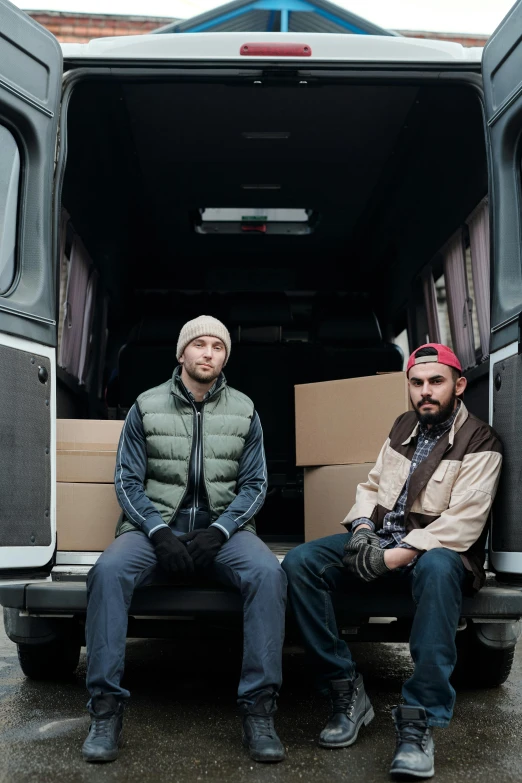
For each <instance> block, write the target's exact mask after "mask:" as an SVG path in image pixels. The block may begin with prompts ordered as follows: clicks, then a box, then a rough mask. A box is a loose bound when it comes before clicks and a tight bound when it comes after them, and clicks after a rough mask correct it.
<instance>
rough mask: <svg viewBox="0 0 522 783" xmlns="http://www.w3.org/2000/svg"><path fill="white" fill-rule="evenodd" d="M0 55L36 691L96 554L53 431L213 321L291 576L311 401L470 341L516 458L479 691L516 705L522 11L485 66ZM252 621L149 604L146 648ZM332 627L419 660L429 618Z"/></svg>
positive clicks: (2, 468)
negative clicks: (68, 530)
mask: <svg viewBox="0 0 522 783" xmlns="http://www.w3.org/2000/svg"><path fill="white" fill-rule="evenodd" d="M0 30H1V34H0V369H1V384H0V575H1V576H2V578H3V579H4V580H5V583H4V584H3V585H2V586H0V603H1V604H2V605H3V606H4V618H5V626H6V630H7V633H8V635H9V637H10V638H11V639H12V640H13V641H14V642H16V643H17V644H18V649H19V654H20V661H21V664H22V668H23V669H24V671H25V673H26V674H27V675H28V676H33V677H50V676H57V675H58V674H60V673H61V674H63V673H67V672H70V671H72V670H73V669H74V668H75V666H76V664H77V662H78V656H79V651H80V645H81V644H82V643H83V625H84V619H85V606H86V595H85V578H86V574H87V572H88V569H89V567H90V566H91V565H92V564H93V563H94V562H95V560H96V558H97V557H98V555H99V552H96V551H80V552H78V551H74V552H72V551H63V549H60V540H58V541H57V536H56V522H55V509H56V492H55V487H56V483H55V480H56V460H55V452H56V419H57V417H58V418H80V419H81V418H83V419H103V418H123V417H124V415H125V412H126V410H128V408H129V407H130V405H132V403H133V401H134V399H135V398H136V396H137V394H139V393H140V392H141V391H143V390H144V389H145V388H149V387H151V386H154V385H156V384H157V383H160V382H162V381H164V380H165V379H166V378H168V377H169V375H170V373H171V371H172V366H173V362H174V345H175V341H176V338H177V333H178V330H179V327H180V325H181V324H182V323H183V322H184V321H185V320H187V318H188V317H191V316H194V315H198V314H200V313H201V312H211V313H212V314H215V315H217V316H220V317H222V318H223V320H224V321H225V322H226V323H227V325H229V326H230V328H231V330H232V333H233V339H234V347H233V352H232V361H231V362H230V365H229V367H227V378H228V380H229V382H230V383H231V384H232V385H234V386H237V387H238V388H240V389H241V390H242V391H244V392H246V393H247V394H249V395H250V396H251V397H253V399H254V402H255V405H256V408H257V409H258V411H259V413H260V416H261V419H262V421H263V425H264V430H265V439H266V452H267V460H268V467H269V493H268V498H267V502H266V504H265V507H264V509H263V511H262V513H261V515H260V517H259V519H258V522H259V530H260V532H261V534H262V535H263V536H264V537H265V538H266V539H267V540H268V541H269V542H270V543H271V545H272V546H274V547H275V548H276V549H277V551H279V553H280V556H281V557H282V556H283V555H284V551H285V550H287V548H288V546H291V545H292V544H293V543H296V542H298V541H299V540H302V537H303V492H302V484H303V477H302V471H300V470H299V469H297V468H296V467H295V451H294V449H295V437H294V410H293V386H294V384H297V383H307V382H314V381H320V380H332V379H336V378H342V377H353V376H356V375H371V374H373V373H375V372H381V371H393V370H401V369H402V367H403V352H406V351H407V350H408V347H409V348H413V347H415V346H416V345H419V344H422V343H424V342H426V338H429V339H431V340H435V339H437V338H439V339H440V340H444V341H446V342H447V341H452V343H453V345H454V347H455V348H456V349H457V350H458V352H459V355H460V357H461V359H463V361H464V363H465V365H466V375H467V377H468V382H469V387H468V391H467V392H466V404H467V405H468V407H469V408H470V409H471V410H472V412H475V413H476V414H477V415H479V416H480V417H481V418H484V419H489V421H490V422H491V423H492V424H493V425H494V426H495V428H496V429H497V431H498V432H499V434H500V436H501V438H502V440H503V442H504V446H505V468H504V473H503V479H502V484H501V488H500V490H499V495H498V501H497V504H496V507H495V510H494V520H493V523H492V527H491V529H490V535H489V569H490V571H491V578H490V581H489V584H488V586H487V587H485V588H484V589H483V590H482V591H481V592H480V593H479V595H478V596H477V597H476V598H474V599H471V598H467V599H465V603H464V608H463V618H462V622H461V631H460V632H459V634H458V638H459V640H460V641H459V650H460V652H459V667H460V671H461V674H462V672H463V671H465V673H466V674H467V676H468V678H470V679H471V680H472V681H473V683H474V684H475V686H481V685H482V686H487V685H497V684H499V683H501V682H503V681H504V680H505V678H506V677H507V675H508V674H509V671H510V667H511V663H512V660H513V652H514V647H515V644H516V641H517V638H518V633H519V621H520V617H521V616H522V593H521V590H520V588H519V587H517V585H518V584H519V582H520V580H521V579H522V524H521V511H520V490H519V488H520V486H521V484H520V472H521V469H522V448H521V446H520V443H521V442H522V437H521V436H522V406H520V404H519V403H518V393H519V391H520V390H521V389H522V358H521V351H522V348H521V338H520V314H521V312H522V242H521V236H522V212H521V207H520V204H521V201H522V193H521V150H522V77H521V71H520V62H521V58H522V32H521V31H522V3H518V4H517V5H516V6H515V8H514V9H513V10H512V12H511V13H510V15H509V17H508V18H507V19H506V21H505V22H504V23H503V25H502V26H501V27H500V28H499V29H498V30H497V32H496V33H495V34H494V36H493V38H492V39H491V40H490V42H489V43H488V45H487V46H486V49H485V51H484V53H482V51H481V50H479V49H465V48H463V47H461V46H460V45H457V44H453V43H445V42H440V41H428V40H422V41H421V40H414V39H409V38H408V39H406V38H401V37H392V36H390V37H377V36H356V35H320V34H308V33H306V34H300V33H285V34H279V33H278V34H265V33H236V34H233V33H216V34H213V33H203V34H185V35H183V34H170V35H168V34H167V35H144V36H135V37H130V38H113V39H111V38H107V39H101V40H96V41H91V42H90V43H89V44H85V45H83V44H82V45H76V44H75V45H64V46H62V47H60V45H59V44H58V42H57V41H56V39H55V38H54V37H53V36H52V35H51V34H50V33H49V32H47V31H46V30H44V29H43V28H42V27H40V26H39V25H38V24H36V23H35V22H34V21H33V20H32V19H30V18H29V17H28V16H26V15H25V14H24V13H22V12H21V11H19V10H18V9H16V8H15V7H14V6H12V5H11V4H10V3H9V2H7V0H0ZM490 226H491V243H490V242H489V227H490ZM490 247H491V253H490ZM73 269H74V275H73ZM490 270H491V271H490ZM67 281H68V282H67ZM401 345H402V346H403V351H401V348H400V346H401ZM519 381H520V383H519ZM115 521H116V520H115ZM71 524H72V525H73V524H74V519H71ZM485 555H486V553H485ZM495 574H496V577H495ZM239 608H240V607H239V597H238V596H237V595H235V594H234V593H230V592H226V591H225V590H223V589H222V588H216V587H214V586H212V585H207V586H206V587H204V588H203V587H189V586H187V587H176V588H161V587H158V588H154V587H151V588H145V589H143V590H141V591H137V593H136V595H135V598H134V601H133V604H132V606H131V610H130V624H129V635H132V636H147V635H155V636H159V635H161V634H162V633H169V632H170V633H175V630H173V629H175V627H176V624H175V623H172V622H170V623H168V622H166V621H165V618H172V617H183V618H184V619H185V622H184V623H183V625H182V628H183V630H182V632H183V634H184V635H185V634H186V633H187V628H188V625H189V624H188V622H187V618H190V620H191V621H192V622H193V623H194V624H195V625H197V624H198V622H201V621H203V622H204V623H206V624H207V625H208V624H212V621H211V620H210V619H209V618H212V617H214V618H215V617H217V616H219V617H220V618H221V619H220V622H225V619H226V621H227V622H228V621H230V622H237V621H238V618H239V616H240V613H239V611H238V610H239ZM338 608H339V622H340V624H341V625H343V626H344V627H345V628H346V634H347V636H348V638H355V639H361V640H364V639H376V640H383V639H389V640H392V639H393V640H406V639H407V638H408V632H409V627H410V625H411V617H412V614H413V611H414V608H413V606H412V605H411V603H409V602H403V603H401V602H397V601H393V600H390V599H389V598H388V599H384V598H383V601H382V602H379V603H378V604H376V605H375V604H374V605H368V606H364V607H361V606H360V605H359V606H358V607H357V614H356V615H354V613H353V611H352V610H350V608H349V607H347V606H346V603H345V601H344V600H343V598H342V597H339V601H338ZM370 617H380V618H386V617H389V618H394V621H393V622H389V623H379V624H376V623H369V622H368V619H369V618H370Z"/></svg>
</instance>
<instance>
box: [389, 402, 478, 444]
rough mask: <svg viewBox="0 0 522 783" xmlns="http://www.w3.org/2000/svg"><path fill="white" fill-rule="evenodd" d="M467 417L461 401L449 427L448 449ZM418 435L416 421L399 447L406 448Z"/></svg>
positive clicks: (467, 414) (466, 410)
mask: <svg viewBox="0 0 522 783" xmlns="http://www.w3.org/2000/svg"><path fill="white" fill-rule="evenodd" d="M468 416H469V413H468V409H467V408H466V406H465V405H464V403H463V401H462V400H461V401H460V408H459V412H458V413H457V415H456V417H455V421H454V422H453V424H452V426H451V429H450V431H449V437H448V446H449V447H450V448H451V446H453V441H454V440H455V435H456V434H457V432H458V431H459V430H460V428H461V427H462V425H463V424H464V422H465V421H466V419H467V418H468ZM418 434H419V422H418V421H417V423H416V424H415V427H414V428H413V430H412V432H411V435H409V437H407V438H406V440H405V441H404V443H402V444H401V445H402V446H407V445H408V444H409V443H411V441H412V440H413V438H416V437H417V435H418Z"/></svg>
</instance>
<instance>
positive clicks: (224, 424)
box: [116, 372, 255, 535]
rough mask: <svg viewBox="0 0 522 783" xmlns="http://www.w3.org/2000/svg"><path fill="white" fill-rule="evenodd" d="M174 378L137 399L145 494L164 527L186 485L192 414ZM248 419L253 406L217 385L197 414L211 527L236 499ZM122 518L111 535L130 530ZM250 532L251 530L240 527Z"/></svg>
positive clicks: (224, 382)
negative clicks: (143, 445) (143, 446)
mask: <svg viewBox="0 0 522 783" xmlns="http://www.w3.org/2000/svg"><path fill="white" fill-rule="evenodd" d="M180 383H181V381H180V380H179V379H178V374H177V372H175V373H174V375H173V377H172V380H170V381H167V382H166V383H163V384H162V385H161V386H156V387H155V388H154V389H149V390H148V391H146V392H143V394H140V396H139V397H138V400H137V403H138V406H139V409H140V411H141V415H142V420H143V429H144V432H145V440H146V445H147V473H146V477H145V494H146V495H147V497H148V498H149V499H150V500H151V501H152V502H153V503H154V505H155V506H156V508H157V509H158V511H159V513H160V514H161V517H162V519H163V521H164V522H166V523H167V524H168V523H169V522H171V521H172V519H173V518H174V517H175V515H176V513H177V511H178V508H179V506H180V504H181V501H182V500H183V496H184V495H185V491H186V488H187V483H188V475H189V463H190V455H191V453H192V438H193V431H194V415H195V414H194V408H193V406H192V405H191V404H190V403H189V402H188V400H187V399H186V397H185V396H184V395H183V393H182V391H181V389H180V386H179V384H180ZM253 414H254V403H253V402H252V400H250V399H249V398H248V397H247V396H246V395H245V394H242V393H241V392H239V391H237V390H236V389H232V388H230V386H227V384H226V381H225V380H224V379H223V381H222V383H221V384H220V385H219V386H218V387H217V388H216V389H215V391H214V392H213V393H212V394H211V396H210V397H209V398H208V399H207V400H206V401H205V404H204V405H203V407H202V410H201V414H200V415H201V426H202V428H203V429H202V433H203V473H204V481H205V488H206V492H207V497H208V502H209V506H210V516H211V521H212V522H214V521H215V520H216V519H217V518H218V517H219V516H220V515H221V514H222V513H223V512H224V511H225V510H226V509H227V508H228V506H229V505H230V504H231V503H232V501H233V500H234V498H235V497H236V494H237V492H236V481H237V474H238V470H239V460H240V457H241V454H242V453H243V449H244V445H245V439H246V437H247V435H248V431H249V429H250V423H251V421H252V416H253ZM135 529H136V526H135V525H134V524H133V523H132V522H131V521H130V520H128V519H126V517H125V515H122V518H121V519H120V522H119V523H118V527H117V530H116V535H120V534H121V533H125V532H127V531H129V530H135ZM244 529H246V530H251V531H253V532H255V525H253V524H252V523H251V524H247V525H245V528H244Z"/></svg>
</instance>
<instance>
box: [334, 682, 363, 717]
mask: <svg viewBox="0 0 522 783" xmlns="http://www.w3.org/2000/svg"><path fill="white" fill-rule="evenodd" d="M358 693H359V688H358V687H355V686H354V687H352V688H350V689H349V690H347V691H340V692H337V693H336V694H335V696H334V697H333V699H332V715H338V714H339V713H343V714H344V715H346V716H347V717H348V718H351V717H352V715H353V711H354V709H355V702H356V700H357V694H358Z"/></svg>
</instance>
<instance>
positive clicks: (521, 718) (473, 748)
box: [0, 615, 522, 783]
mask: <svg viewBox="0 0 522 783" xmlns="http://www.w3.org/2000/svg"><path fill="white" fill-rule="evenodd" d="M0 616H1V615H0ZM353 651H354V654H355V656H356V658H357V661H358V664H359V669H360V670H361V671H362V673H363V675H364V677H365V683H366V688H367V690H368V691H369V694H370V696H371V699H372V702H373V704H374V707H375V712H376V717H375V720H374V721H373V722H372V723H371V724H370V726H369V727H368V728H366V729H364V728H363V729H362V730H361V733H360V735H359V740H358V742H357V744H356V745H354V746H353V747H352V748H346V749H343V750H323V749H321V748H320V747H319V746H318V744H317V735H318V733H319V731H320V729H321V728H322V725H323V723H324V721H325V718H326V717H327V704H326V702H325V701H324V700H323V699H322V698H321V697H319V696H316V695H314V693H313V692H312V690H311V687H310V681H309V678H308V674H307V672H306V667H305V665H304V661H303V656H302V655H301V654H299V652H294V653H292V652H289V653H287V654H285V661H284V671H285V686H284V689H283V692H282V695H281V699H280V710H279V713H278V715H277V719H276V723H277V728H278V731H279V734H280V736H281V738H282V739H283V741H284V743H285V745H286V747H287V749H288V758H287V760H286V761H285V762H283V763H282V764H278V765H275V766H272V765H260V764H256V763H255V762H252V761H250V759H249V758H248V756H247V754H246V752H245V751H244V750H243V748H242V746H241V741H240V722H239V718H238V717H237V714H236V708H235V697H234V692H235V687H236V683H237V677H238V654H239V648H238V646H237V645H236V646H235V647H232V648H231V647H230V645H229V644H227V643H225V642H223V643H221V644H220V643H216V642H211V643H201V642H200V643H199V644H195V643H193V642H190V643H187V642H185V643H179V642H173V641H165V640H136V641H130V642H129V645H128V654H127V666H126V675H125V682H126V685H127V687H128V688H129V689H130V690H131V692H132V701H131V703H130V705H129V707H128V709H127V711H126V715H125V723H124V726H125V735H126V741H125V746H124V748H123V750H122V752H121V755H120V758H119V759H118V760H117V761H116V762H114V763H112V764H107V765H88V764H85V763H84V762H83V760H82V758H81V753H80V749H81V745H82V742H83V739H84V737H85V735H86V733H87V730H88V724H89V718H88V715H87V713H86V711H85V703H86V700H87V697H86V694H85V690H84V677H85V655H84V652H85V651H83V652H82V658H81V661H80V666H79V668H78V670H77V672H76V675H75V676H74V678H72V679H71V680H70V681H68V682H62V683H44V682H32V681H30V680H27V679H26V678H25V677H24V676H23V674H22V672H21V670H20V668H19V666H18V661H17V657H16V648H15V645H14V644H12V643H11V642H10V641H9V640H8V639H7V638H6V636H5V633H4V630H3V624H2V625H0V783H22V781H23V783H26V782H29V781H30V782H31V783H33V782H34V783H46V782H47V781H60V783H77V782H78V783H84V782H85V783H98V781H100V783H104V782H105V781H107V782H108V783H109V782H112V781H114V782H115V783H116V782H117V783H120V781H121V783H134V781H136V783H148V782H149V781H150V783H161V782H162V781H175V782H176V783H189V781H190V783H197V782H198V781H226V782H227V783H247V782H248V783H279V781H281V783H283V781H284V783H299V782H300V781H307V783H319V781H320V782H321V783H323V781H324V782H325V783H326V782H327V783H340V782H341V781H343V783H344V782H345V781H350V783H363V782H364V783H368V782H370V783H373V782H374V781H376V782H378V781H386V780H388V775H387V770H388V765H389V762H390V759H391V755H392V752H393V747H394V732H393V727H392V723H391V718H390V708H391V707H392V706H393V705H394V704H396V703H397V701H398V698H399V694H400V686H401V682H402V681H403V679H405V678H406V677H407V676H408V675H409V673H410V671H411V661H410V657H409V652H408V648H407V646H406V645H402V644H357V645H353ZM521 738H522V644H521V645H519V651H518V653H517V656H516V662H515V666H514V668H513V670H512V673H511V676H510V678H509V680H508V682H507V683H506V684H505V685H504V686H502V687H501V688H498V689H494V690H488V691H464V692H461V693H460V694H459V696H458V700H457V708H456V711H455V717H454V720H453V723H452V725H451V727H450V728H449V729H445V730H442V729H439V730H437V733H436V735H435V741H436V777H435V780H437V781H439V782H440V783H458V782H459V781H474V783H511V782H512V781H513V783H515V782H516V783H520V781H521V780H522V742H521Z"/></svg>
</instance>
